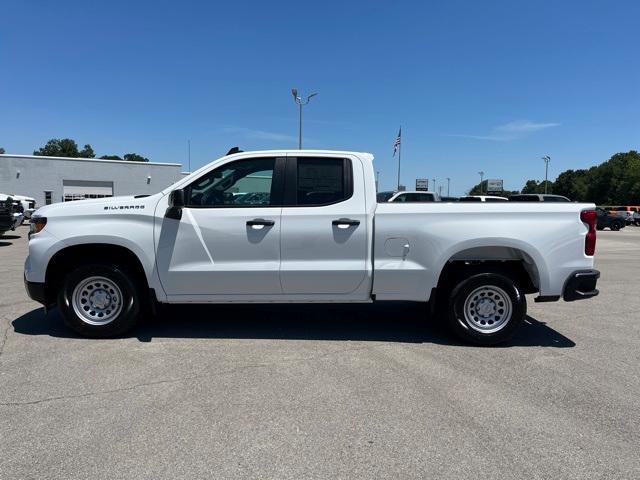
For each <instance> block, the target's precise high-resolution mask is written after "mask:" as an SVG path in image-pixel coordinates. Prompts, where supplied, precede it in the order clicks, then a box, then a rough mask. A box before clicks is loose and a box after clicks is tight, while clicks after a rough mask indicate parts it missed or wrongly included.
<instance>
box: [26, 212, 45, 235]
mask: <svg viewBox="0 0 640 480" xmlns="http://www.w3.org/2000/svg"><path fill="white" fill-rule="evenodd" d="M46 224H47V217H39V216H33V215H32V216H31V221H30V222H29V238H31V235H35V234H36V233H40V232H41V231H42V230H43V229H44V226H45V225H46Z"/></svg>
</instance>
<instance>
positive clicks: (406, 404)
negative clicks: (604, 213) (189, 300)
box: [0, 227, 640, 480]
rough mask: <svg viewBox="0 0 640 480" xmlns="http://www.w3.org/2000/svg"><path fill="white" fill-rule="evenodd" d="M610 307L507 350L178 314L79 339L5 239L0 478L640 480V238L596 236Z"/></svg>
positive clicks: (350, 319)
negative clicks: (38, 295)
mask: <svg viewBox="0 0 640 480" xmlns="http://www.w3.org/2000/svg"><path fill="white" fill-rule="evenodd" d="M598 235H599V241H598V242H599V244H598V252H597V254H598V256H597V267H598V268H600V269H601V271H602V279H601V283H600V285H599V287H600V289H601V295H600V296H599V297H598V298H596V299H594V300H592V301H588V302H575V303H572V304H567V303H555V304H541V305H537V304H534V303H533V302H532V301H531V302H530V304H529V305H530V308H529V313H530V315H531V316H530V319H529V322H528V324H527V325H526V327H525V328H523V329H522V330H521V332H520V333H519V335H518V336H517V337H516V338H515V340H514V341H513V343H512V344H511V345H510V346H508V347H504V348H493V349H482V348H475V347H469V346H465V345H459V344H457V343H456V342H455V341H453V340H452V339H451V338H450V337H449V336H448V335H447V333H446V332H445V331H443V330H442V329H440V328H439V327H438V326H437V325H435V324H427V325H426V326H425V325H424V324H421V323H420V321H418V318H419V316H420V315H421V311H420V309H417V308H410V307H407V306H391V307H384V308H383V307H379V306H365V307H357V308H355V307H338V306H333V307H321V306H313V307H312V308H307V307H269V308H262V307H252V308H248V307H238V308H236V307H233V308H230V307H225V308H221V307H214V308H180V309H172V310H171V311H170V312H169V315H168V316H167V318H165V319H163V320H160V321H158V322H156V323H154V324H146V325H144V326H143V327H142V328H140V329H139V330H138V331H137V332H136V336H133V337H131V338H126V339H121V340H111V341H102V340H98V341H95V340H94V341H91V340H84V339H80V338H77V337H76V336H75V335H74V334H73V333H71V332H70V331H68V330H67V329H65V327H63V326H62V324H61V321H60V318H59V317H58V314H57V312H55V311H54V312H51V313H50V314H49V315H47V316H45V315H44V313H43V310H42V308H39V307H38V305H37V304H36V303H33V302H31V301H30V300H28V299H27V297H26V294H25V293H24V289H23V286H22V262H23V260H24V256H25V252H26V241H25V238H24V237H26V228H25V227H23V228H21V229H20V231H19V236H5V237H3V238H1V239H0V268H1V270H0V273H1V275H0V355H1V356H0V478H1V479H18V478H37V479H44V478H47V479H50V478H60V479H72V478H82V479H85V478H105V479H119V478H123V479H131V478H152V479H157V478H171V479H175V478H211V479H223V478H255V479H266V478H277V479H285V478H291V479H297V480H299V479H312V478H318V479H329V478H331V479H334V478H335V479H338V478H345V479H346V478H349V479H351V478H363V479H382V478H392V479H394V480H397V479H402V478H438V479H440V478H465V479H467V478H468V479H471V478H527V479H534V478H540V479H543V478H544V479H564V478H588V479H596V478H612V479H623V478H629V479H631V478H640V361H639V360H640V348H639V347H640V315H639V314H638V312H639V311H640V276H639V272H640V270H639V269H640V249H639V245H640V228H634V227H629V228H626V229H624V231H622V232H609V231H606V232H599V233H598Z"/></svg>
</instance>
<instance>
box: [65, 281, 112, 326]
mask: <svg viewBox="0 0 640 480" xmlns="http://www.w3.org/2000/svg"><path fill="white" fill-rule="evenodd" d="M71 303H72V307H73V311H74V312H75V313H76V315H78V317H79V318H80V319H81V320H82V321H83V322H85V323H88V324H89V325H106V324H107V323H111V322H112V321H113V320H115V319H116V318H117V316H118V315H120V312H121V311H122V292H121V291H120V288H119V287H118V285H116V283H115V282H114V281H113V280H110V279H108V278H106V277H89V278H87V279H85V280H83V281H81V282H80V283H78V285H76V288H74V289H73V294H72V296H71Z"/></svg>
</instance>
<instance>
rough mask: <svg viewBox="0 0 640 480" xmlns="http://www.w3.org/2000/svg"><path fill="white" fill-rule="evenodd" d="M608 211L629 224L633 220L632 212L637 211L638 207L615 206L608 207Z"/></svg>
mask: <svg viewBox="0 0 640 480" xmlns="http://www.w3.org/2000/svg"><path fill="white" fill-rule="evenodd" d="M609 211H610V212H611V213H613V214H614V215H616V216H618V217H619V218H621V219H622V220H624V221H625V222H626V224H627V225H630V224H632V223H633V222H634V218H633V214H634V213H637V212H638V208H637V207H630V206H616V207H609Z"/></svg>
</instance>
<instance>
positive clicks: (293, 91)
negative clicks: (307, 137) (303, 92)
mask: <svg viewBox="0 0 640 480" xmlns="http://www.w3.org/2000/svg"><path fill="white" fill-rule="evenodd" d="M291 95H293V100H294V101H295V102H296V103H297V104H298V107H300V123H299V125H298V150H302V107H304V106H305V105H306V104H308V103H309V101H310V100H311V99H312V98H313V97H315V96H316V95H318V94H317V93H312V94H311V95H309V96H308V97H307V99H306V100H305V101H303V100H302V97H300V96H298V89H297V88H292V89H291Z"/></svg>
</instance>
